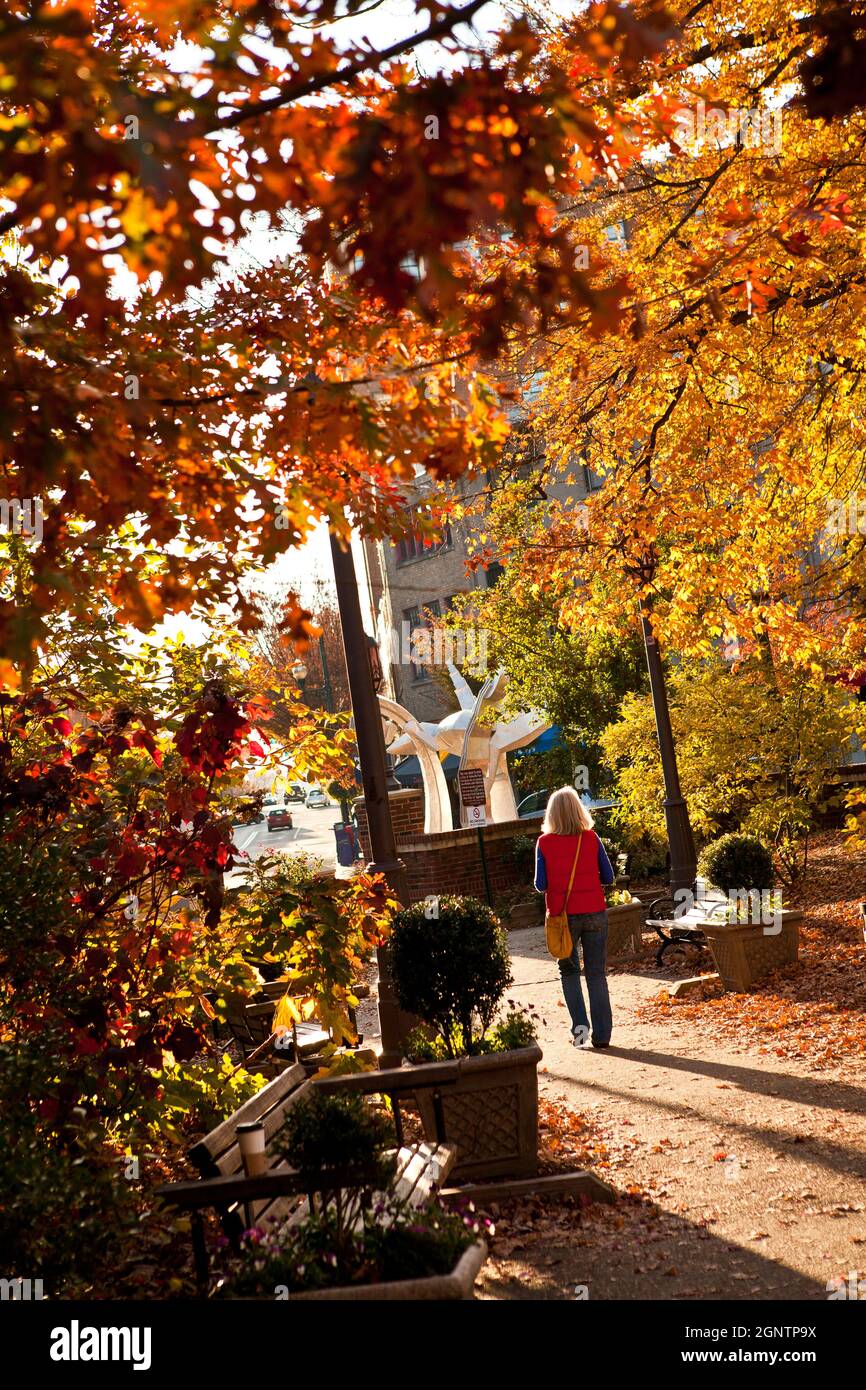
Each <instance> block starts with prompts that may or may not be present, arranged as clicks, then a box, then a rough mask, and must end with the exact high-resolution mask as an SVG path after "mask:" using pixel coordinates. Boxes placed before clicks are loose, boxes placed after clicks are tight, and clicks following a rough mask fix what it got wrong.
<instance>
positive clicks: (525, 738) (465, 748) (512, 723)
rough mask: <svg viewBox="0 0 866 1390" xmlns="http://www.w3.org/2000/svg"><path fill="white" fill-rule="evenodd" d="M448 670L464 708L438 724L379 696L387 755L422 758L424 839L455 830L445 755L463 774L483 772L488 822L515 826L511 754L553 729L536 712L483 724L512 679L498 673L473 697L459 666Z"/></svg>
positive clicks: (515, 807)
mask: <svg viewBox="0 0 866 1390" xmlns="http://www.w3.org/2000/svg"><path fill="white" fill-rule="evenodd" d="M447 665H448V674H449V676H450V677H451V683H452V685H453V686H454V691H455V693H456V695H457V699H458V701H459V703H460V708H459V710H456V711H455V712H454V713H453V714H448V715H446V716H445V718H444V719H442V720H440V722H439V723H438V724H433V723H430V722H429V721H426V720H417V719H415V718H414V717H413V716H412V715H411V714H410V713H409V711H408V710H406V709H404V708H403V706H402V705H398V704H396V703H395V702H394V701H393V700H388V699H386V698H385V697H384V696H382V695H380V696H379V703H380V705H381V706H382V719H383V722H384V724H385V737H386V741H388V740H390V742H388V752H389V753H392V754H394V755H399V754H404V753H414V754H415V755H416V757H417V758H418V762H419V765H420V768H421V778H422V781H423V783H424V802H425V806H424V830H425V833H432V832H435V831H439V830H450V829H452V828H453V827H452V816H451V801H450V798H449V796H448V786H447V783H446V781H445V774H444V773H443V771H442V764H441V761H440V759H439V756H438V755H439V754H440V753H443V754H448V753H452V754H454V755H455V756H457V757H459V758H460V767H461V769H462V768H464V767H466V768H470V767H479V768H481V770H482V772H483V773H484V789H485V792H486V794H487V806H486V812H487V819H488V821H493V822H499V821H508V820H515V819H516V818H517V804H516V802H515V800H514V789H513V787H512V785H511V778H510V777H509V775H508V761H507V754H508V752H509V751H510V750H511V749H513V748H525V747H526V745H527V744H528V743H534V741H535V740H536V739H537V738H538V737H539V735H540V734H543V733H544V732H545V731H546V730H547V729H549V728H550V720H549V719H546V718H545V717H544V716H543V715H541V714H539V713H538V712H537V711H532V712H531V713H529V714H519V715H518V716H517V718H516V719H511V720H509V721H508V722H507V723H495V724H483V723H481V717H482V715H483V714H484V713H485V712H486V711H487V710H488V709H490V708H492V707H494V706H496V705H498V704H500V703H501V701H502V698H503V696H504V694H505V687H506V684H507V680H508V677H507V676H506V674H505V672H504V671H497V672H496V674H495V675H493V676H488V678H487V680H486V681H485V682H484V684H483V685H482V687H481V689H480V690H479V692H478V694H477V695H473V694H472V691H471V690H470V689H469V686H468V685H467V684H466V681H465V680H464V679H463V677H462V676H461V674H460V672H459V671H458V670H457V668H456V666H453V665H452V664H451V662H448V663H447ZM395 732H396V733H397V736H396V737H395ZM464 824H466V819H465V815H464Z"/></svg>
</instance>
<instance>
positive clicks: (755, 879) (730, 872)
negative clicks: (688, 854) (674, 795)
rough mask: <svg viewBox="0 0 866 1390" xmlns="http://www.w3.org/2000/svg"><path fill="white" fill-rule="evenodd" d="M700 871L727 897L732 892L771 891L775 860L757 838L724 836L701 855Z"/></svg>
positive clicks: (751, 836)
mask: <svg viewBox="0 0 866 1390" xmlns="http://www.w3.org/2000/svg"><path fill="white" fill-rule="evenodd" d="M698 871H699V873H700V874H701V875H702V876H703V877H704V878H707V879H709V881H710V883H712V884H714V885H715V887H716V888H721V890H722V892H723V893H729V892H730V891H731V890H732V889H738V888H742V889H750V888H771V887H772V886H773V883H774V882H775V872H774V869H773V856H772V855H771V853H770V851H769V850H768V849H767V847H766V845H762V844H761V841H760V840H757V839H755V837H754V835H722V836H721V837H720V839H718V840H713V842H712V844H709V845H707V846H706V848H705V849H704V851H703V853H702V854H701V857H700V861H699V863H698Z"/></svg>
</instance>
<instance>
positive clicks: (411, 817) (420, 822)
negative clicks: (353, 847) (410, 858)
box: [352, 787, 424, 859]
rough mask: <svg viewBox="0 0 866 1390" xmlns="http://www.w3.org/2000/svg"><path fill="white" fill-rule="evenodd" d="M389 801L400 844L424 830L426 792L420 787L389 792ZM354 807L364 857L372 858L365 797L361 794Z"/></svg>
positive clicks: (392, 820) (353, 803)
mask: <svg viewBox="0 0 866 1390" xmlns="http://www.w3.org/2000/svg"><path fill="white" fill-rule="evenodd" d="M388 801H389V802H390V805H391V823H392V825H393V826H394V835H395V837H396V839H397V844H398V845H399V844H400V841H401V840H406V839H412V838H414V836H415V835H418V834H420V833H421V832H422V831H423V829H424V793H423V792H422V791H421V790H420V788H416V787H411V788H409V789H408V790H406V791H399V792H389V793H388ZM352 807H353V809H354V812H355V816H356V818H357V821H358V833H359V835H360V837H361V849H362V851H363V854H364V858H365V859H370V858H372V851H371V849H370V835H369V831H368V829H367V807H366V805H365V804H364V798H363V797H362V796H359V797H358V798H357V799H356V800H355V801H353V802H352Z"/></svg>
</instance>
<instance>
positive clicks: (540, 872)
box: [535, 840, 547, 893]
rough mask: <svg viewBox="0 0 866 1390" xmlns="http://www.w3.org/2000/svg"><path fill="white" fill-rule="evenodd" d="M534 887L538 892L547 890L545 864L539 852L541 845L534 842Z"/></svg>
mask: <svg viewBox="0 0 866 1390" xmlns="http://www.w3.org/2000/svg"><path fill="white" fill-rule="evenodd" d="M535 887H536V889H537V891H538V892H539V893H545V892H546V891H547V865H546V864H545V862H544V855H543V854H542V853H541V845H540V844H539V843H538V841H537V840H536V842H535Z"/></svg>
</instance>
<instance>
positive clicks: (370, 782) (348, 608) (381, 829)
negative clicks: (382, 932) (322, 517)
mask: <svg viewBox="0 0 866 1390" xmlns="http://www.w3.org/2000/svg"><path fill="white" fill-rule="evenodd" d="M331 557H332V560H333V563H334V579H335V580H336V585H337V605H338V607H339V610H340V623H341V626H342V629H343V646H344V648H345V653H346V672H347V674H348V677H349V692H350V694H351V697H352V713H353V715H354V718H355V738H356V740H357V744H358V762H359V764H360V769H361V782H362V785H363V789H364V804H365V806H366V808H367V827H368V831H369V835H370V849H371V854H372V858H371V861H370V863H369V864H368V865H367V868H368V869H369V871H370V872H371V873H381V874H383V875H384V877H385V878H386V880H387V882H388V887H389V888H390V889H391V891H392V893H393V894H394V896H395V898H397V899H398V900H399V901H400V902H401V903H402V904H403V905H404V906H407V905H408V903H409V888H408V882H407V879H406V866H405V864H403V863H402V862H401V860H400V859H399V858H398V857H397V842H396V839H395V837H394V827H393V825H392V823H391V807H390V804H389V801H388V772H387V765H386V762H385V734H384V730H383V728H382V716H381V713H380V709H379V701H378V699H377V698H376V691H375V689H374V687H373V672H372V668H371V665H370V658H369V654H368V643H367V634H366V632H365V631H364V624H363V619H362V617H361V603H360V599H359V596H358V580H357V577H356V575H355V565H354V561H353V559H352V551H351V548H350V547H349V546H347V547H346V549H345V550H344V549H343V548H342V547H341V545H340V542H339V541H338V540H337V538H336V536H334V535H331ZM378 960H379V1029H380V1032H381V1036H382V1055H381V1058H380V1061H379V1065H380V1066H381V1067H391V1066H399V1064H400V1061H401V1059H402V1055H403V1053H402V1048H401V1042H402V1039H403V1037H405V1034H406V1032H407V1031H408V1027H411V1024H412V1020H411V1019H410V1018H409V1016H408V1015H406V1014H404V1013H403V1011H402V1010H401V1009H400V1007H399V1005H398V1004H397V1000H396V998H395V996H394V987H393V984H392V981H391V968H390V963H389V960H388V948H387V946H386V947H381V946H380V947H379V950H378ZM407 1025H408V1027H407Z"/></svg>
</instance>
